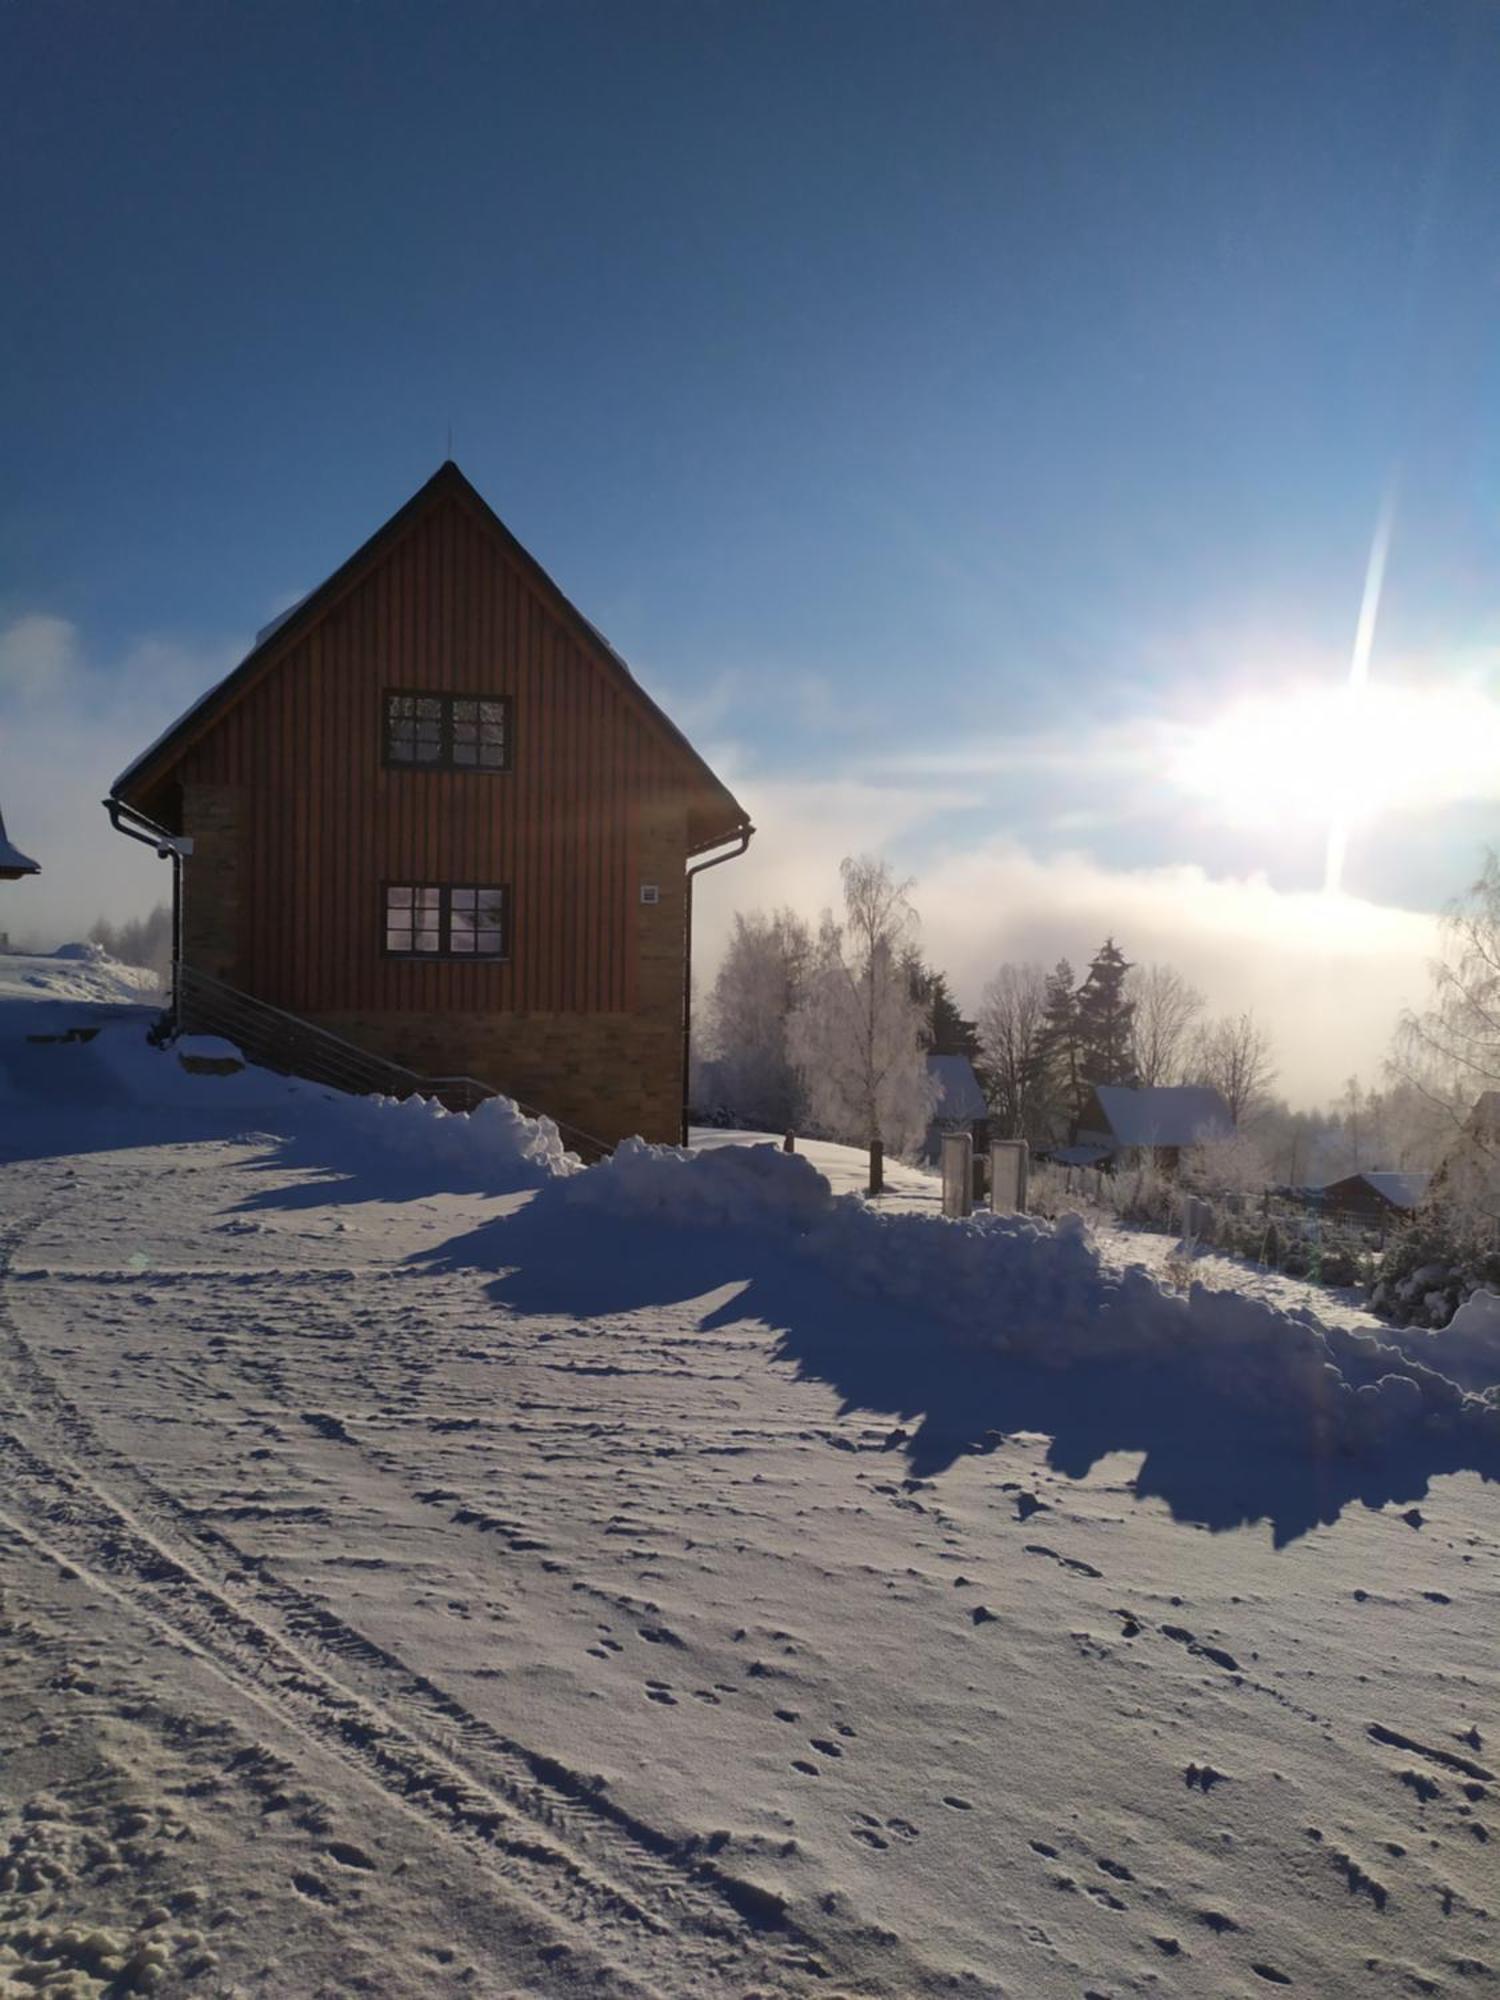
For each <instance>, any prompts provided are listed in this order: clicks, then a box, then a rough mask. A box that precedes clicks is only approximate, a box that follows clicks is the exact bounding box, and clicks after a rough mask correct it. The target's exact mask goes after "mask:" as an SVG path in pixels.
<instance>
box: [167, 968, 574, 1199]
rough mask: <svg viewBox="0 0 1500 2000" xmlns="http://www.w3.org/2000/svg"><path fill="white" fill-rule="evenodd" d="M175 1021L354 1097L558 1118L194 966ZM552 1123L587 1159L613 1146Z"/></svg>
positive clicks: (181, 987) (183, 974) (186, 974)
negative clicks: (403, 1058) (506, 1103)
mask: <svg viewBox="0 0 1500 2000" xmlns="http://www.w3.org/2000/svg"><path fill="white" fill-rule="evenodd" d="M176 1026H177V1029H178V1031H179V1032H180V1033H183V1034H189V1035H221V1036H222V1037H223V1038H224V1040H225V1041H227V1042H233V1043H234V1045H235V1047H236V1048H237V1049H238V1050H239V1051H240V1053H241V1054H242V1055H243V1056H244V1057H245V1058H246V1060H247V1061H249V1062H252V1063H254V1064H256V1065H257V1067H259V1068H261V1069H269V1070H274V1071H275V1072H276V1073H277V1074H278V1075H279V1076H300V1077H302V1078H304V1079H305V1080H306V1081H307V1082H309V1083H321V1084H326V1085H328V1086H329V1087H330V1088H331V1089H333V1090H343V1091H347V1092H348V1093H349V1094H350V1095H351V1096H357V1097H359V1096H369V1095H371V1094H378V1095H380V1096H384V1097H413V1096H415V1097H435V1098H437V1099H438V1101H439V1102H440V1103H442V1104H444V1105H445V1106H446V1107H447V1108H448V1110H450V1111H472V1110H473V1109H474V1107H475V1105H477V1104H482V1103H483V1102H484V1100H485V1098H487V1097H509V1098H510V1100H511V1102H512V1103H513V1104H514V1105H515V1106H516V1107H517V1109H518V1110H520V1111H523V1112H525V1114H526V1116H527V1117H528V1118H542V1117H548V1118H551V1117H552V1114H551V1112H542V1111H539V1110H538V1109H536V1107H535V1106H533V1105H530V1104H523V1103H522V1102H521V1100H520V1099H519V1098H518V1097H515V1096H512V1094H511V1092H510V1091H508V1090H501V1089H500V1088H499V1087H498V1085H496V1084H493V1083H485V1082H483V1081H482V1080H481V1079H480V1078H479V1077H476V1076H422V1075H420V1074H419V1073H418V1072H417V1071H416V1070H412V1069H408V1068H406V1066H405V1065H404V1064H403V1063H397V1062H391V1061H389V1060H388V1059H387V1058H386V1057H385V1056H378V1055H375V1054H373V1053H372V1052H371V1051H370V1050H369V1049H362V1048H359V1047H358V1046H357V1045H356V1044H355V1043H353V1042H346V1041H345V1040H344V1038H343V1036H342V1035H335V1034H334V1033H333V1032H332V1031H331V1030H330V1029H328V1028H320V1027H318V1026H317V1025H316V1024H315V1023H314V1022H312V1021H307V1020H304V1019H303V1018H302V1016H301V1015H300V1014H289V1013H287V1011H286V1010H285V1009H284V1008H282V1007H273V1006H271V1005H270V1004H269V1002H267V1001H265V1000H257V999H256V998H255V997H254V995H253V994H250V993H241V992H240V991H239V990H238V989H237V988H235V987H233V986H226V985H225V984H224V982H223V980H221V979H215V978H214V977H213V976H212V974H210V973H207V972H199V971H198V970H197V968H196V967H194V966H190V965H179V966H178V968H177V1020H176ZM552 1122H553V1124H554V1125H556V1127H557V1129H558V1131H559V1132H560V1133H561V1134H562V1136H563V1139H564V1140H565V1141H566V1143H567V1144H568V1146H570V1147H571V1148H572V1150H573V1151H574V1152H575V1153H577V1154H578V1155H579V1156H580V1157H581V1158H583V1159H585V1160H600V1159H603V1157H604V1156H605V1154H606V1153H608V1152H610V1151H611V1150H612V1149H611V1148H610V1147H609V1146H607V1145H606V1144H605V1142H604V1141H603V1140H602V1139H596V1138H595V1137H594V1135H593V1134H592V1133H591V1132H585V1131H583V1130H581V1129H580V1128H579V1127H578V1126H576V1125H569V1124H566V1123H565V1122H564V1121H563V1120H562V1119H561V1118H553V1119H552Z"/></svg>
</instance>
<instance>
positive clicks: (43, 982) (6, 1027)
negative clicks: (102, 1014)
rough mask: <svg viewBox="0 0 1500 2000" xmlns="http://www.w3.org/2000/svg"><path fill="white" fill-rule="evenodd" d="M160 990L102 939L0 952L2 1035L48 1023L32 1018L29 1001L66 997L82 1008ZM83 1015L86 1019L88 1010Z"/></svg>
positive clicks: (127, 1001) (149, 997)
mask: <svg viewBox="0 0 1500 2000" xmlns="http://www.w3.org/2000/svg"><path fill="white" fill-rule="evenodd" d="M160 994H161V982H160V980H159V979H158V978H157V976H156V974H155V973H154V972H148V971H147V969H146V968H145V967H144V966H142V965H123V964H121V963H120V962H119V960H117V959H113V958H111V957H110V956H109V953H108V952H107V951H105V950H104V948H103V946H102V945H97V944H64V945H59V946H58V948H57V950H56V951H54V952H46V953H42V952H37V953H32V952H0V1003H10V1004H9V1005H4V1006H3V1007H0V1035H9V1034H12V1033H14V1034H17V1035H20V1036H23V1037H24V1036H25V1035H27V1034H32V1033H36V1032H38V1031H39V1029H40V1028H42V1027H44V1026H45V1025H48V1024H46V1023H39V1022H36V1021H33V1020H31V1019H30V1018H28V1006H27V1005H18V1004H16V1003H29V1006H30V1007H34V1006H36V1005H37V1004H38V1003H44V1004H45V1003H47V1002H55V1003H63V1004H65V1005H68V1006H70V1007H74V1006H82V1007H84V1008H96V1007H100V1006H104V1007H120V1006H132V1005H133V1006H141V1005H144V1004H147V1003H149V1002H151V1001H153V1000H155V999H158V998H159V997H160ZM82 1018H83V1019H85V1020H87V1018H88V1016H87V1014H85V1015H84V1016H83V1017H82Z"/></svg>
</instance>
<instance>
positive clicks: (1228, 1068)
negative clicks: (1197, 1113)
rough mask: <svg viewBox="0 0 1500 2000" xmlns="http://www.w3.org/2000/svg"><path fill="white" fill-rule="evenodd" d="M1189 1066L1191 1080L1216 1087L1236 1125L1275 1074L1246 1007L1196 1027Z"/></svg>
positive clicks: (1263, 1038) (1268, 1049)
mask: <svg viewBox="0 0 1500 2000" xmlns="http://www.w3.org/2000/svg"><path fill="white" fill-rule="evenodd" d="M1190 1067H1191V1069H1192V1071H1193V1080H1194V1081H1195V1082H1197V1083H1208V1084H1212V1085H1213V1087H1214V1089H1215V1090H1217V1091H1218V1093H1219V1095H1220V1096H1221V1097H1222V1098H1223V1100H1224V1102H1225V1103H1226V1104H1227V1105H1228V1107H1229V1115H1230V1117H1231V1118H1232V1119H1233V1120H1234V1122H1235V1124H1236V1125H1239V1124H1240V1123H1241V1122H1242V1121H1243V1120H1244V1118H1245V1117H1246V1116H1247V1114H1248V1113H1250V1112H1252V1111H1254V1110H1255V1108H1256V1106H1257V1105H1258V1104H1259V1103H1260V1101H1261V1100H1262V1099H1263V1098H1264V1097H1265V1094H1266V1092H1267V1090H1269V1088H1270V1086H1271V1084H1272V1083H1273V1082H1274V1081H1275V1077H1276V1065H1275V1063H1274V1062H1273V1061H1272V1060H1271V1044H1270V1041H1269V1039H1268V1038H1267V1036H1266V1034H1265V1032H1264V1030H1263V1029H1262V1028H1261V1027H1260V1025H1259V1024H1258V1023H1257V1021H1256V1019H1255V1016H1254V1015H1253V1014H1252V1013H1250V1012H1248V1011H1247V1012H1245V1013H1243V1014H1225V1015H1223V1016H1222V1017H1221V1018H1220V1019H1219V1020H1217V1021H1210V1022H1209V1023H1208V1025H1207V1026H1206V1027H1203V1028H1200V1029H1199V1031H1198V1034H1197V1036H1196V1038H1195V1040H1194V1044H1193V1055H1192V1062H1191V1064H1190Z"/></svg>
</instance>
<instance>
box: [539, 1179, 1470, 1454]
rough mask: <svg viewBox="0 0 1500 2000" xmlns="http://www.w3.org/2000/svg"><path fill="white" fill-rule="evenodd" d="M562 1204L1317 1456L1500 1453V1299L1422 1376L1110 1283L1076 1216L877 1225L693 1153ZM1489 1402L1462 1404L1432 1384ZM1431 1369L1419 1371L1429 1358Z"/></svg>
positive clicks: (1320, 1331) (586, 1183) (1195, 1296)
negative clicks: (1173, 1403) (1429, 1450)
mask: <svg viewBox="0 0 1500 2000" xmlns="http://www.w3.org/2000/svg"><path fill="white" fill-rule="evenodd" d="M561 1199H563V1200H565V1201H566V1202H568V1203H569V1204H570V1205H572V1206H575V1207H582V1208H587V1209H593V1210H597V1211H603V1212H608V1213H613V1214H616V1215H620V1216H627V1217H641V1216H651V1217H654V1218H655V1219H656V1220H658V1221H664V1222H675V1223H681V1224H687V1225H703V1224H709V1223H712V1224H718V1225H728V1226H733V1227H740V1228H748V1229H756V1230H766V1229H775V1230H778V1231H780V1232H781V1233H782V1234H783V1235H784V1237H785V1238H786V1242H787V1247H788V1248H789V1249H795V1251H796V1252H797V1253H798V1254H800V1255H802V1256H805V1257H809V1258H812V1259H815V1260H816V1261H817V1262H818V1263H820V1264H821V1265H823V1266H824V1267H825V1268H827V1269H829V1270H830V1271H832V1272H834V1273H835V1274H837V1275H838V1276H840V1277H841V1278H843V1279H844V1280H845V1281H846V1282H847V1283H849V1284H850V1285H852V1286H854V1287H855V1288H857V1289H858V1290H860V1291H863V1292H867V1293H871V1294H875V1295H878V1296H880V1297H881V1298H883V1299H886V1300H892V1299H895V1300H905V1301H909V1302H910V1304H911V1306H912V1308H913V1318H912V1325H913V1337H914V1338H919V1339H920V1338H923V1337H924V1335H923V1327H924V1324H925V1323H926V1322H927V1321H929V1320H931V1319H937V1320H940V1321H942V1322H943V1323H944V1324H945V1325H946V1326H947V1327H948V1328H949V1330H950V1332H951V1334H952V1335H953V1336H954V1337H955V1338H957V1339H959V1340H961V1341H964V1342H967V1343H971V1344H973V1345H976V1346H981V1347H986V1348H991V1349H994V1350H997V1351H998V1352H1001V1353H1004V1354H1007V1355H1011V1356H1014V1357H1016V1358H1019V1359H1024V1360H1026V1361H1030V1362H1036V1363H1039V1364H1041V1365H1043V1366H1045V1367H1049V1368H1058V1369H1066V1368H1087V1367H1090V1366H1092V1365H1093V1364H1096V1363H1111V1364H1119V1363H1126V1364H1138V1365H1139V1366H1141V1367H1144V1368H1150V1369H1152V1370H1154V1371H1156V1372H1157V1374H1158V1376H1159V1379H1160V1383H1161V1393H1162V1394H1163V1395H1164V1396H1167V1395H1172V1396H1177V1397H1179V1398H1180V1397H1182V1396H1184V1395H1193V1394H1196V1395H1205V1396H1213V1397H1219V1398H1227V1399H1232V1400H1233V1401H1234V1402H1235V1403H1236V1404H1237V1405H1238V1406H1239V1407H1240V1408H1241V1409H1250V1410H1254V1411H1256V1412H1258V1413H1260V1414H1261V1415H1262V1416H1264V1417H1268V1418H1271V1419H1273V1420H1274V1421H1276V1422H1277V1423H1278V1424H1280V1425H1282V1426H1284V1427H1285V1428H1287V1429H1289V1430H1291V1431H1294V1432H1295V1431H1307V1432H1312V1433H1315V1434H1316V1436H1317V1438H1318V1440H1319V1443H1320V1444H1321V1445H1322V1446H1323V1447H1324V1448H1325V1449H1326V1448H1329V1447H1333V1448H1335V1449H1343V1450H1359V1449H1361V1448H1366V1447H1372V1446H1377V1445H1384V1444H1390V1443H1394V1442H1398V1441H1399V1440H1400V1439H1401V1437H1402V1436H1403V1434H1405V1433H1408V1432H1412V1431H1421V1432H1422V1433H1424V1434H1425V1435H1428V1436H1431V1435H1434V1434H1451V1435H1453V1436H1454V1437H1456V1438H1459V1439H1469V1438H1472V1439H1473V1440H1475V1441H1476V1442H1480V1441H1482V1442H1484V1443H1485V1444H1500V1396H1497V1395H1496V1394H1495V1393H1494V1390H1493V1387H1492V1385H1493V1384H1495V1383H1497V1382H1500V1365H1497V1364H1500V1317H1497V1314H1500V1300H1491V1299H1490V1298H1489V1295H1485V1300H1484V1302H1481V1301H1480V1300H1473V1301H1470V1303H1469V1305H1467V1306H1466V1307H1465V1308H1464V1311H1463V1313H1461V1314H1460V1316H1459V1319H1458V1320H1457V1321H1455V1323H1454V1326H1453V1328H1451V1329H1450V1330H1449V1332H1447V1333H1443V1334H1437V1335H1431V1336H1424V1338H1423V1343H1422V1347H1421V1349H1420V1352H1421V1353H1422V1355H1423V1357H1424V1359H1423V1360H1421V1361H1418V1360H1414V1359H1412V1358H1411V1355H1410V1353H1403V1352H1402V1350H1401V1349H1400V1348H1398V1347H1396V1346H1393V1345H1387V1344H1385V1343H1383V1342H1381V1341H1379V1340H1377V1339H1375V1338H1374V1337H1372V1336H1369V1335H1365V1334H1359V1333H1352V1332H1349V1331H1347V1330H1346V1329H1344V1328H1340V1327H1332V1326H1325V1325H1323V1324H1322V1323H1321V1322H1320V1321H1319V1320H1317V1319H1316V1318H1314V1317H1313V1315H1312V1314H1310V1313H1289V1312H1282V1311H1279V1310H1278V1309H1277V1308H1276V1307H1274V1306H1272V1305H1270V1304H1268V1303H1266V1302H1265V1301H1264V1300H1262V1299H1256V1298H1249V1297H1246V1296H1244V1295H1243V1294H1241V1293H1237V1292H1226V1291H1216V1290H1210V1289H1208V1288H1207V1287H1205V1286H1202V1285H1194V1286H1193V1287H1192V1288H1191V1289H1190V1290H1189V1291H1188V1292H1187V1294H1186V1295H1185V1296H1184V1295H1182V1294H1180V1293H1177V1292H1174V1291H1170V1290H1168V1289H1166V1288H1165V1287H1164V1286H1162V1285H1161V1284H1159V1283H1158V1282H1157V1280H1156V1279H1155V1278H1153V1277H1152V1276H1151V1274H1150V1273H1149V1272H1147V1271H1145V1270H1143V1269H1140V1268H1134V1269H1127V1270H1125V1271H1123V1272H1120V1271H1117V1270H1113V1269H1111V1268H1110V1267H1109V1266H1108V1265H1107V1264H1106V1263H1105V1262H1104V1260H1103V1259H1102V1258H1101V1256H1100V1254H1099V1250H1098V1248H1097V1246H1096V1244H1095V1243H1094V1241H1093V1238H1092V1237H1091V1236H1090V1234H1089V1232H1088V1230H1087V1228H1086V1227H1085V1225H1084V1223H1083V1220H1082V1218H1081V1217H1079V1216H1077V1215H1065V1216H1062V1217H1061V1218H1059V1220H1058V1221H1057V1222H1056V1223H1049V1222H1041V1221H1032V1220H1030V1219H1028V1218H1025V1217H1021V1216H994V1215H975V1216H970V1217H968V1218H967V1219H965V1220H964V1221H961V1222H960V1221H949V1220H945V1219H943V1218H941V1217H933V1216H926V1215H911V1214H899V1213H898V1214H883V1213H880V1212H878V1211H877V1210H875V1209H873V1208H871V1207H869V1206H868V1205H867V1204H866V1203H865V1202H863V1201H862V1200H861V1199H860V1198H859V1197H858V1196H855V1195H839V1196H836V1195H834V1194H833V1193H832V1191H831V1189H830V1188H829V1185H828V1182H827V1181H826V1180H825V1179H824V1177H823V1176H822V1175H821V1174H819V1173H818V1172H817V1171H816V1170H815V1169H814V1168H813V1167H811V1166H810V1165H809V1164H808V1163H807V1162H806V1161H805V1160H802V1159H800V1158H799V1157H797V1156H796V1155H787V1154H783V1153H782V1152H781V1151H780V1150H779V1149H778V1148H776V1147H774V1146H747V1147H723V1148H719V1149H715V1150H713V1151H709V1152H702V1153H688V1152H684V1151H682V1150H681V1149H680V1148H677V1147H673V1146H648V1145H645V1144H643V1143H642V1142H641V1141H640V1140H631V1141H629V1142H628V1143H627V1144H626V1145H624V1146H622V1147H620V1148H619V1149H618V1151H617V1152H616V1153H615V1154H614V1155H613V1156H612V1158H610V1159H609V1160H607V1161H604V1162H602V1163H601V1164H600V1165H599V1166H597V1167H594V1168H591V1169H590V1170H589V1171H588V1172H587V1173H586V1174H584V1175H582V1176H581V1177H580V1178H579V1179H577V1180H576V1181H574V1182H573V1183H571V1184H570V1185H569V1186H568V1187H567V1189H566V1190H565V1191H563V1193H562V1195H561ZM1450 1354H1451V1356H1452V1362H1451V1366H1452V1368H1453V1370H1454V1374H1455V1375H1457V1376H1458V1377H1459V1378H1460V1379H1461V1380H1463V1381H1466V1382H1469V1383H1470V1384H1472V1385H1474V1386H1477V1387H1480V1388H1482V1389H1483V1390H1484V1391H1485V1392H1486V1393H1481V1394H1471V1393H1466V1391H1465V1389H1464V1388H1462V1387H1460V1386H1459V1380H1457V1379H1454V1376H1453V1375H1450V1374H1447V1373H1444V1372H1443V1369H1444V1364H1445V1361H1446V1360H1447V1358H1448V1357H1449V1355H1450ZM1428 1357H1430V1358H1428Z"/></svg>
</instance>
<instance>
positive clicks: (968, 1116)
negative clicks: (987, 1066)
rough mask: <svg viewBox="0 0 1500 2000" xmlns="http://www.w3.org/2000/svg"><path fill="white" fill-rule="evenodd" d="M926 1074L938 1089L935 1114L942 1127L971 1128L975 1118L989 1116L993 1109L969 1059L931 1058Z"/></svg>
mask: <svg viewBox="0 0 1500 2000" xmlns="http://www.w3.org/2000/svg"><path fill="white" fill-rule="evenodd" d="M927 1074H928V1075H929V1076H930V1077H931V1078H932V1080H933V1082H934V1083H935V1084H936V1085H937V1087H938V1098H937V1103H936V1104H935V1105H934V1106H933V1108H932V1115H933V1117H934V1118H935V1119H936V1120H937V1122H938V1123H939V1124H940V1125H943V1124H947V1123H949V1122H952V1123H953V1124H961V1125H969V1124H972V1123H973V1121H974V1120H975V1119H976V1118H987V1117H988V1116H989V1111H990V1107H989V1106H988V1104H986V1103H985V1101H984V1092H983V1091H982V1090H981V1089H980V1088H979V1078H978V1077H977V1076H975V1074H974V1065H973V1064H972V1063H971V1062H970V1061H969V1058H968V1057H967V1056H929V1057H928V1058H927Z"/></svg>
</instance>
